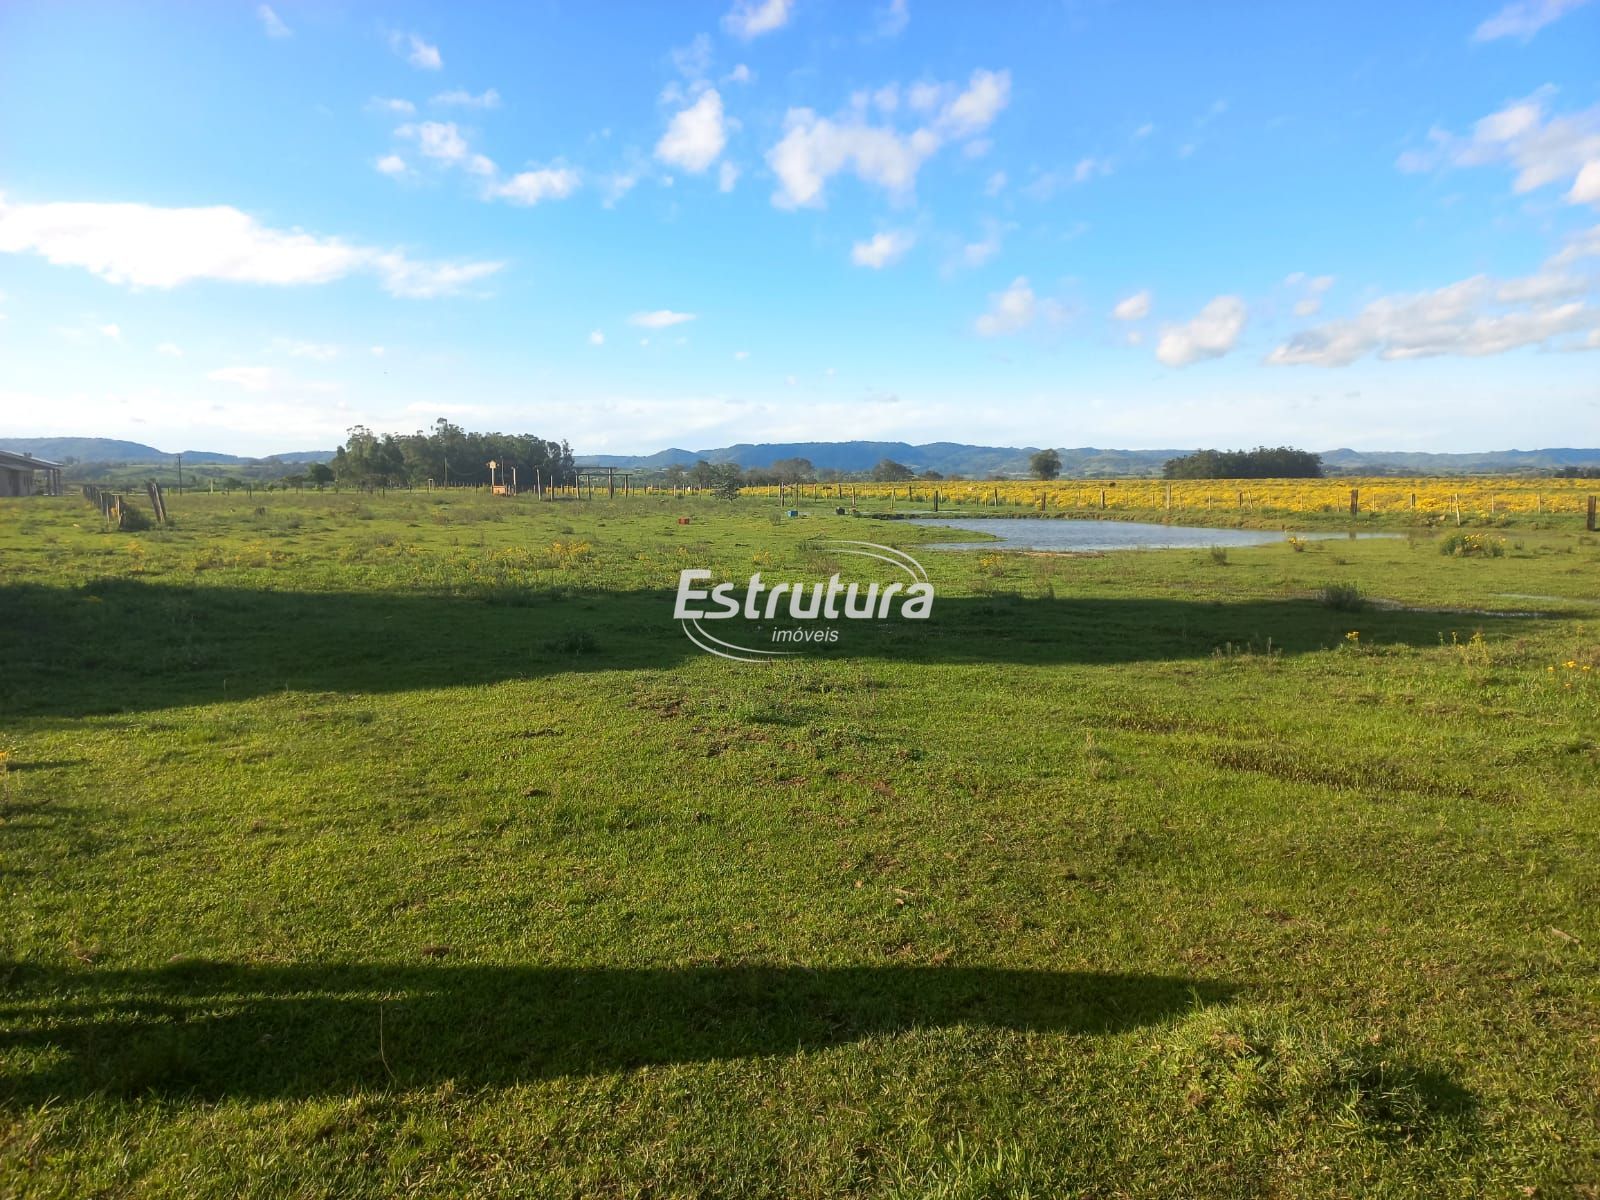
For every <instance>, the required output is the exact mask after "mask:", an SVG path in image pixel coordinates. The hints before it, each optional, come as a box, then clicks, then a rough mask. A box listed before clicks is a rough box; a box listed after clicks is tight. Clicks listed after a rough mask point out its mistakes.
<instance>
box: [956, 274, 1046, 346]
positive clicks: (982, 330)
mask: <svg viewBox="0 0 1600 1200" xmlns="http://www.w3.org/2000/svg"><path fill="white" fill-rule="evenodd" d="M1064 315H1065V314H1064V311H1063V309H1062V306H1061V305H1060V304H1059V303H1058V302H1056V301H1054V300H1048V299H1046V300H1041V299H1040V298H1039V297H1038V296H1036V295H1035V294H1034V291H1033V287H1032V285H1031V284H1029V283H1028V280H1027V277H1026V276H1024V275H1019V276H1017V278H1016V279H1014V280H1012V281H1011V286H1010V287H1008V288H1006V290H1005V291H1003V292H995V293H993V294H992V295H991V296H990V297H989V311H988V312H986V313H984V314H982V315H981V316H980V317H979V318H978V319H977V320H976V321H974V322H973V324H972V327H973V329H974V330H975V331H976V332H977V333H978V335H979V336H980V337H1004V336H1007V335H1009V334H1014V333H1021V332H1022V331H1023V330H1024V329H1027V328H1028V327H1029V326H1031V325H1033V324H1034V322H1035V321H1038V320H1040V319H1043V320H1045V321H1048V322H1054V321H1059V320H1061V319H1062V317H1063V316H1064Z"/></svg>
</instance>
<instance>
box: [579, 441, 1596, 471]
mask: <svg viewBox="0 0 1600 1200" xmlns="http://www.w3.org/2000/svg"><path fill="white" fill-rule="evenodd" d="M1036 450H1037V447H1034V446H970V445H966V444H964V443H961V442H929V443H927V444H925V445H920V446H918V445H912V444H911V443H910V442H761V443H748V442H746V443H740V444H739V445H736V446H721V447H718V448H716V449H713V450H683V449H679V448H677V447H673V448H672V449H669V450H661V451H658V452H656V453H655V454H643V455H627V454H580V455H578V456H577V460H578V462H579V463H580V464H583V465H592V466H600V467H628V468H632V469H634V470H660V469H661V468H663V467H666V466H670V465H671V464H673V463H682V464H683V465H684V466H693V465H694V464H695V463H696V462H698V461H699V460H701V459H704V460H705V461H706V462H713V463H715V462H731V463H737V464H738V465H739V466H741V467H745V468H750V467H770V466H771V465H772V464H773V463H775V462H777V461H778V460H779V459H784V458H804V459H808V460H810V462H811V465H812V466H814V467H816V468H817V469H818V470H831V471H842V472H844V473H846V474H855V473H859V472H864V471H870V470H871V469H872V468H873V467H874V466H875V465H876V464H877V463H878V462H879V460H881V459H885V458H892V459H894V460H895V461H896V462H898V463H903V464H904V465H906V466H908V467H911V468H912V469H914V470H916V471H918V472H921V471H930V470H931V471H938V472H939V473H940V474H941V475H965V476H968V477H971V478H979V479H981V478H983V477H985V476H989V475H1002V476H1006V475H1014V476H1024V475H1027V474H1028V457H1029V456H1030V455H1031V454H1033V453H1035V451H1036ZM1058 452H1059V453H1060V455H1061V473H1062V475H1063V476H1066V477H1067V478H1074V479H1093V478H1102V477H1108V476H1124V477H1125V476H1138V475H1159V474H1161V468H1162V466H1163V465H1164V464H1165V463H1166V461H1167V460H1168V459H1169V458H1177V457H1178V456H1179V455H1183V454H1189V453H1192V449H1187V448H1186V449H1170V450H1108V449H1101V448H1099V447H1095V446H1080V447H1077V448H1072V449H1068V448H1058ZM1322 460H1323V463H1324V464H1325V465H1326V467H1327V469H1328V471H1329V473H1330V474H1335V475H1473V474H1496V473H1502V474H1503V473H1514V472H1520V471H1530V472H1531V471H1538V472H1544V471H1553V470H1555V469H1557V468H1559V467H1600V449H1574V448H1564V447H1563V448H1553V449H1547V450H1485V451H1481V452H1477V453H1471V454H1430V453H1423V452H1414V451H1404V450H1395V451H1389V450H1350V449H1339V450H1325V451H1323V452H1322Z"/></svg>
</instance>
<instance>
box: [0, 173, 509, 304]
mask: <svg viewBox="0 0 1600 1200" xmlns="http://www.w3.org/2000/svg"><path fill="white" fill-rule="evenodd" d="M0 253H7V254H26V253H32V254H38V255H40V256H41V257H43V258H45V259H47V260H48V261H49V262H51V263H53V264H55V265H56V266H65V267H81V268H83V269H84V270H86V271H89V272H91V273H93V274H95V275H98V276H99V277H100V278H101V279H104V280H106V281H108V282H110V283H115V284H120V285H123V286H126V287H136V288H173V287H178V286H179V285H181V284H186V283H193V282H195V281H196V280H202V279H211V280H225V281H228V282H233V283H260V284H274V285H278V286H293V285H304V284H319V283H330V282H332V281H333V280H336V279H343V278H345V277H347V276H349V275H354V274H358V273H362V272H370V273H372V274H375V275H377V276H378V278H379V279H380V280H381V281H382V283H383V286H384V287H385V288H386V289H387V290H388V291H389V292H390V293H391V294H392V295H396V296H407V297H418V298H422V297H432V296H442V295H447V294H449V293H451V292H454V291H459V290H460V289H461V288H463V287H464V286H466V285H467V284H469V283H473V282H476V281H478V280H481V279H484V278H486V277H488V276H490V275H493V274H494V273H495V272H496V271H498V270H500V269H501V267H502V266H503V265H504V264H503V263H498V262H476V263H426V262H417V261H414V260H412V259H410V258H408V257H407V256H406V255H405V254H403V253H401V252H400V251H398V250H380V249H377V248H375V247H371V246H361V245H357V244H353V243H350V242H346V241H344V240H343V239H341V238H337V237H320V236H318V235H316V234H310V233H306V232H304V231H302V230H299V229H293V230H287V231H285V230H277V229H269V228H267V227H266V226H263V225H261V224H260V223H258V222H257V221H256V220H255V218H254V217H251V216H250V215H249V214H247V213H244V212H241V211H239V210H238V209H237V208H232V207H230V206H227V205H214V206H211V207H208V208H162V207H158V206H155V205H149V204H100V203H50V204H7V203H5V199H4V196H3V195H0Z"/></svg>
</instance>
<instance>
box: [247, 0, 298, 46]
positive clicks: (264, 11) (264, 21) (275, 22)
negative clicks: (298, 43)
mask: <svg viewBox="0 0 1600 1200" xmlns="http://www.w3.org/2000/svg"><path fill="white" fill-rule="evenodd" d="M256 16H257V17H258V18H260V20H261V28H262V29H264V30H266V33H267V36H268V37H269V38H286V37H293V36H294V30H292V29H290V28H289V27H288V26H287V25H285V24H284V23H283V18H282V17H280V16H278V14H277V13H275V12H273V11H272V6H271V5H270V4H263V5H261V6H260V7H258V8H257V9H256Z"/></svg>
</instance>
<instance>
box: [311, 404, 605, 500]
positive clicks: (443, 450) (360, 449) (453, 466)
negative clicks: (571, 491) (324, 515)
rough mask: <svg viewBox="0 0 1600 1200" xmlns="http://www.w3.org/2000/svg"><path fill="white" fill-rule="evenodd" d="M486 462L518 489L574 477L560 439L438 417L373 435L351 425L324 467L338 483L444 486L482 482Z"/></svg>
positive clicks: (568, 450) (568, 452) (571, 480)
mask: <svg viewBox="0 0 1600 1200" xmlns="http://www.w3.org/2000/svg"><path fill="white" fill-rule="evenodd" d="M491 462H493V463H495V464H496V467H495V471H494V475H495V481H496V482H498V481H499V480H500V479H501V478H505V479H511V478H513V477H515V478H516V480H517V483H518V485H519V486H520V487H523V488H531V487H532V486H533V485H534V482H535V480H536V479H537V480H539V481H541V482H543V483H545V484H546V485H549V484H555V485H558V486H560V485H565V484H570V483H574V482H576V481H577V475H576V470H577V468H576V466H575V465H574V463H573V461H572V449H571V447H569V446H568V445H567V443H566V442H564V441H563V442H552V441H546V440H545V439H544V438H538V437H534V436H533V435H532V434H525V433H469V432H468V431H467V430H464V429H462V428H461V426H459V425H456V424H453V423H452V422H450V421H447V420H445V419H444V418H442V417H441V418H440V419H439V420H437V421H435V422H434V423H433V428H432V429H430V430H418V431H417V432H416V433H401V434H394V433H384V434H378V433H374V432H373V431H372V430H370V429H368V428H367V427H366V426H365V425H356V426H354V427H352V428H351V430H350V434H349V437H348V438H347V439H346V440H345V443H344V445H342V446H340V447H339V448H338V449H337V450H335V451H334V452H333V461H332V462H331V463H330V464H329V465H328V470H329V471H331V478H332V481H334V482H337V483H339V484H341V485H344V484H350V485H354V486H357V487H363V486H386V487H404V486H407V485H412V486H414V485H418V484H423V483H426V482H428V480H430V479H431V480H433V482H434V483H435V485H437V486H439V487H448V486H451V485H452V484H480V483H488V482H489V481H490V479H489V476H490V469H489V464H490V463H491ZM313 470H314V468H313ZM307 476H308V478H311V472H309V471H308V472H307ZM311 481H312V482H319V481H318V480H316V479H314V478H312V479H311Z"/></svg>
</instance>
